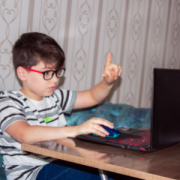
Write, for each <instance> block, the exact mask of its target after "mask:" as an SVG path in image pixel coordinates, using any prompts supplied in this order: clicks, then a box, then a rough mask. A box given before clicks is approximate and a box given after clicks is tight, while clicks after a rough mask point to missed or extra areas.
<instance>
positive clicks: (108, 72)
mask: <svg viewBox="0 0 180 180" xmlns="http://www.w3.org/2000/svg"><path fill="white" fill-rule="evenodd" d="M121 72H122V66H120V65H118V64H114V63H111V53H108V58H107V61H106V64H105V68H104V73H103V74H102V77H104V80H105V81H106V83H108V84H113V83H114V81H116V80H117V78H118V77H119V76H120V75H121Z"/></svg>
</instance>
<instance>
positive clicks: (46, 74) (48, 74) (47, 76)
mask: <svg viewBox="0 0 180 180" xmlns="http://www.w3.org/2000/svg"><path fill="white" fill-rule="evenodd" d="M23 68H24V69H27V70H29V71H33V72H37V73H40V74H43V78H44V80H50V79H52V78H53V76H54V74H56V77H57V78H61V77H63V76H64V73H65V71H66V69H65V68H62V67H61V68H60V69H58V70H56V71H53V70H50V71H44V72H41V71H37V70H35V69H30V68H26V67H23Z"/></svg>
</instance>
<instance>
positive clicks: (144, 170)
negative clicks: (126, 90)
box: [21, 138, 180, 180]
mask: <svg viewBox="0 0 180 180" xmlns="http://www.w3.org/2000/svg"><path fill="white" fill-rule="evenodd" d="M21 149H22V150H24V151H29V152H33V153H37V154H41V155H46V156H49V157H54V158H56V159H62V160H66V161H70V162H74V163H78V164H82V165H86V166H90V167H95V168H98V169H102V170H107V171H111V172H115V173H119V174H124V175H128V176H132V177H137V178H142V179H148V180H159V179H161V180H168V179H180V144H177V145H174V146H172V147H168V148H165V149H162V150H159V151H156V152H149V153H145V152H139V151H133V150H127V149H122V148H119V147H112V146H108V145H102V144H96V143H91V142H85V141H82V140H79V139H68V138H66V139H60V140H56V141H45V142H40V143H35V144H22V146H21Z"/></svg>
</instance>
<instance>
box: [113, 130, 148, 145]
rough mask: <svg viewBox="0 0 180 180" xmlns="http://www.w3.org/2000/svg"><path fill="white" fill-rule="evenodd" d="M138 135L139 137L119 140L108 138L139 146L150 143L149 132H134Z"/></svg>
mask: <svg viewBox="0 0 180 180" xmlns="http://www.w3.org/2000/svg"><path fill="white" fill-rule="evenodd" d="M136 135H138V136H141V138H136V139H131V138H128V139H120V140H117V141H116V140H110V141H111V142H115V143H120V144H126V145H131V146H140V145H142V144H146V143H150V132H142V133H138V134H136Z"/></svg>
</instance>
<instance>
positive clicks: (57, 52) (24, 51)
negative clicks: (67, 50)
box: [12, 32, 65, 70]
mask: <svg viewBox="0 0 180 180" xmlns="http://www.w3.org/2000/svg"><path fill="white" fill-rule="evenodd" d="M12 54H13V64H14V68H15V70H16V69H17V68H18V67H19V66H22V67H27V68H31V67H32V66H35V65H37V64H38V63H39V62H40V61H43V62H44V63H45V64H46V65H47V64H52V63H53V64H55V68H56V69H59V68H60V67H62V65H63V63H64V61H65V55H64V51H63V50H62V48H61V47H60V46H59V44H58V43H57V42H56V41H55V40H54V39H53V38H52V37H50V36H48V35H46V34H43V33H38V32H31V33H24V34H22V35H21V36H20V37H19V39H18V40H17V41H16V42H15V44H14V46H13V50H12Z"/></svg>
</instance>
